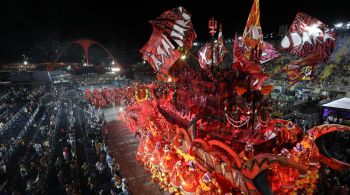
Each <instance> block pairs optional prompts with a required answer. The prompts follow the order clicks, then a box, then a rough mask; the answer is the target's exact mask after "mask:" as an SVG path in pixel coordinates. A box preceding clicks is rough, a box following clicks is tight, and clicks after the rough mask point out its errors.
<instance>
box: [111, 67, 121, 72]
mask: <svg viewBox="0 0 350 195" xmlns="http://www.w3.org/2000/svg"><path fill="white" fill-rule="evenodd" d="M111 71H112V72H119V71H120V68H118V67H112V68H111Z"/></svg>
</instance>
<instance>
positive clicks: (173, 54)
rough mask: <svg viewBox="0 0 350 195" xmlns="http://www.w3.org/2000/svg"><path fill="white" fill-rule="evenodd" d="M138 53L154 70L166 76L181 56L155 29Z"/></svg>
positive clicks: (165, 37)
mask: <svg viewBox="0 0 350 195" xmlns="http://www.w3.org/2000/svg"><path fill="white" fill-rule="evenodd" d="M140 52H141V53H143V56H142V58H143V59H144V60H147V61H148V62H149V63H150V64H151V66H152V67H153V69H154V70H156V71H157V72H161V73H163V74H168V71H169V69H170V68H171V66H172V65H173V64H174V63H175V61H176V60H177V59H178V58H179V57H180V56H181V53H180V52H179V51H177V50H176V49H175V46H174V45H173V44H172V43H171V41H170V40H169V39H168V38H167V36H165V35H164V34H163V33H162V32H161V31H160V30H158V29H156V28H154V29H153V33H152V35H151V38H150V40H149V41H148V42H147V43H146V45H145V46H144V47H143V48H142V49H141V50H140Z"/></svg>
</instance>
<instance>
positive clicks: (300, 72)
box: [283, 54, 320, 85]
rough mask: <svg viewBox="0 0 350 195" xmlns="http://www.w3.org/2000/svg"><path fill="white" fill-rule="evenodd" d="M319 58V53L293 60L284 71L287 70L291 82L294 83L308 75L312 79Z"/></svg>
mask: <svg viewBox="0 0 350 195" xmlns="http://www.w3.org/2000/svg"><path fill="white" fill-rule="evenodd" d="M319 59H320V56H319V54H313V55H309V56H307V57H305V58H303V59H300V60H296V61H293V62H291V63H290V64H289V65H287V66H286V67H285V68H283V71H286V72H287V75H288V80H289V82H290V84H291V85H294V84H295V83H297V82H298V81H300V80H303V79H306V78H307V77H308V78H309V79H311V77H312V76H313V73H314V71H315V67H316V65H317V63H318V61H319Z"/></svg>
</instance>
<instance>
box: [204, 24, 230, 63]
mask: <svg viewBox="0 0 350 195" xmlns="http://www.w3.org/2000/svg"><path fill="white" fill-rule="evenodd" d="M211 52H212V49H211V44H210V43H206V44H205V45H203V46H202V47H201V48H200V49H199V51H198V61H199V65H200V66H201V68H204V69H207V68H208V67H210V66H211V61H212V58H213V65H214V66H216V65H218V64H220V63H221V62H223V61H224V56H225V54H226V53H227V49H226V48H225V46H224V40H223V37H222V27H221V26H220V30H219V34H218V40H217V42H216V43H214V49H213V53H214V55H213V56H212V55H211Z"/></svg>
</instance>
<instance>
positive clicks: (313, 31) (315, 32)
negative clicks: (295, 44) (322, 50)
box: [305, 24, 322, 37]
mask: <svg viewBox="0 0 350 195" xmlns="http://www.w3.org/2000/svg"><path fill="white" fill-rule="evenodd" d="M305 29H306V30H307V31H308V33H309V35H312V36H315V37H317V36H318V35H320V34H322V31H321V29H320V28H318V25H316V24H313V25H311V26H306V27H305Z"/></svg>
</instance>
